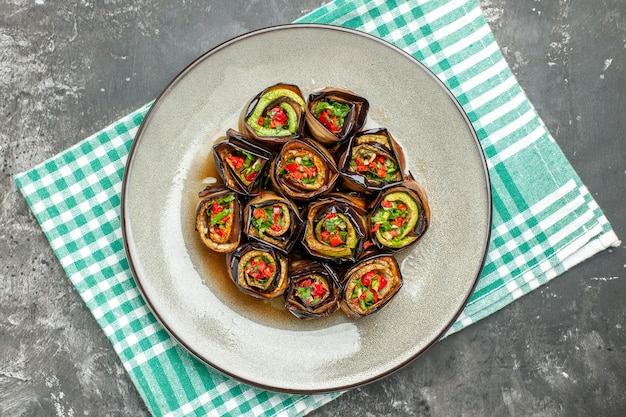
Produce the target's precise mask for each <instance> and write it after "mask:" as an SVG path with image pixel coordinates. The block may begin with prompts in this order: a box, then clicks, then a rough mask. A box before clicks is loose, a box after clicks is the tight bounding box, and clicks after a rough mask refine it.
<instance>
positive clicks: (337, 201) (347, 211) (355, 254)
mask: <svg viewBox="0 0 626 417" xmlns="http://www.w3.org/2000/svg"><path fill="white" fill-rule="evenodd" d="M328 216H331V217H328ZM335 216H339V217H340V218H341V219H342V220H343V221H344V222H346V225H347V230H348V234H347V235H346V240H345V245H344V244H340V245H337V246H332V245H331V244H327V243H325V242H323V241H322V240H320V237H319V236H318V235H317V230H318V229H319V226H320V223H321V222H323V221H325V220H326V219H329V218H332V217H335ZM366 217H367V211H366V203H365V201H364V200H363V199H361V198H359V197H357V196H354V195H348V194H340V193H331V194H328V195H326V196H324V197H322V198H320V199H319V200H316V201H315V202H312V203H310V204H309V205H308V207H307V210H306V215H305V221H306V228H305V230H304V236H303V238H302V246H303V247H304V248H305V249H306V250H307V252H308V253H309V255H311V256H313V257H315V258H318V259H325V260H328V261H332V262H336V263H345V262H355V261H356V260H357V259H359V257H360V256H361V253H362V252H363V245H364V243H365V240H366V239H367V219H366Z"/></svg>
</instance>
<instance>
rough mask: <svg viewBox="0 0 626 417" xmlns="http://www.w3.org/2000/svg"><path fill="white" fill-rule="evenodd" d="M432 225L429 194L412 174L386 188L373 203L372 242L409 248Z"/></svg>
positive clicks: (371, 215)
mask: <svg viewBox="0 0 626 417" xmlns="http://www.w3.org/2000/svg"><path fill="white" fill-rule="evenodd" d="M429 224H430V207H429V206H428V199H427V197H426V193H425V192H424V189H423V188H422V187H421V186H420V185H419V184H418V183H417V182H416V181H415V180H414V179H413V178H412V177H408V178H407V179H406V180H405V181H404V182H402V183H401V184H399V185H395V186H391V187H389V188H386V189H384V190H383V191H382V192H381V193H380V195H379V196H378V198H377V199H376V200H374V202H373V203H372V205H371V210H370V216H369V230H370V233H371V237H372V242H373V243H374V244H375V245H376V246H378V247H379V248H381V249H386V250H392V251H395V250H400V249H406V248H407V247H409V246H411V245H413V244H414V243H416V242H417V241H418V240H419V239H420V238H421V237H422V235H423V234H424V233H425V232H426V230H427V229H428V226H429Z"/></svg>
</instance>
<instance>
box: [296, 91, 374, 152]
mask: <svg viewBox="0 0 626 417" xmlns="http://www.w3.org/2000/svg"><path fill="white" fill-rule="evenodd" d="M368 110H369V102H368V101H367V100H366V99H365V98H363V97H360V96H358V95H356V94H354V93H353V92H352V91H348V90H343V89H335V88H325V89H323V90H321V91H317V92H314V93H312V94H310V95H309V99H308V103H307V108H306V121H307V125H308V127H309V131H310V132H311V135H312V136H313V137H314V138H315V139H317V141H319V142H320V143H322V144H324V145H325V146H329V147H332V146H334V145H336V144H338V143H340V142H343V141H345V140H347V139H348V138H349V137H350V136H352V135H353V134H354V133H356V132H358V131H359V130H361V128H362V127H363V125H364V124H365V120H366V118H367V112H368Z"/></svg>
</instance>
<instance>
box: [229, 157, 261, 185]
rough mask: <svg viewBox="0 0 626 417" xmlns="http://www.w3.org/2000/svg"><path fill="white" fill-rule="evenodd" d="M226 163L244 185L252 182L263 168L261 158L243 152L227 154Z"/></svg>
mask: <svg viewBox="0 0 626 417" xmlns="http://www.w3.org/2000/svg"><path fill="white" fill-rule="evenodd" d="M226 161H227V163H228V165H230V167H231V168H232V169H233V170H234V171H235V172H236V173H237V175H238V176H239V178H240V179H241V180H242V181H243V182H244V184H246V185H248V184H251V183H252V182H254V179H255V178H256V176H257V175H258V174H259V172H260V171H261V168H262V167H263V162H262V159H261V158H258V157H255V156H254V155H252V154H250V153H248V152H245V151H239V152H236V153H232V154H228V155H227V156H226Z"/></svg>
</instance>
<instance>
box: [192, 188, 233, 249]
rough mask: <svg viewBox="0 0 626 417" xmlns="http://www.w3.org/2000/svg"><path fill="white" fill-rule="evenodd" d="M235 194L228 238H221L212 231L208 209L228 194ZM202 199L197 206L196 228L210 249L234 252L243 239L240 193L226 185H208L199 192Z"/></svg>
mask: <svg viewBox="0 0 626 417" xmlns="http://www.w3.org/2000/svg"><path fill="white" fill-rule="evenodd" d="M231 195H232V196H233V197H234V198H233V200H232V205H233V207H232V214H231V216H232V219H231V221H230V222H227V225H228V229H229V230H230V232H228V233H227V236H226V238H221V237H220V236H219V235H217V234H216V233H215V232H212V231H211V230H212V229H211V225H210V221H211V219H210V215H209V214H208V212H207V210H211V207H212V206H213V204H215V203H216V202H218V200H220V199H223V198H225V197H228V196H231ZM198 196H199V198H200V199H201V200H200V201H199V202H198V205H197V207H196V223H195V228H196V231H197V232H198V234H199V235H200V239H201V240H202V243H204V245H205V246H206V247H208V248H209V249H211V250H213V251H215V252H232V251H234V250H235V249H237V247H238V246H239V242H240V240H241V228H242V224H241V223H242V222H241V210H242V207H241V206H242V205H241V201H240V199H239V195H238V194H237V193H235V192H233V191H232V190H230V189H228V188H226V187H225V186H224V185H214V186H209V187H206V188H205V189H204V190H202V191H200V193H198Z"/></svg>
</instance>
